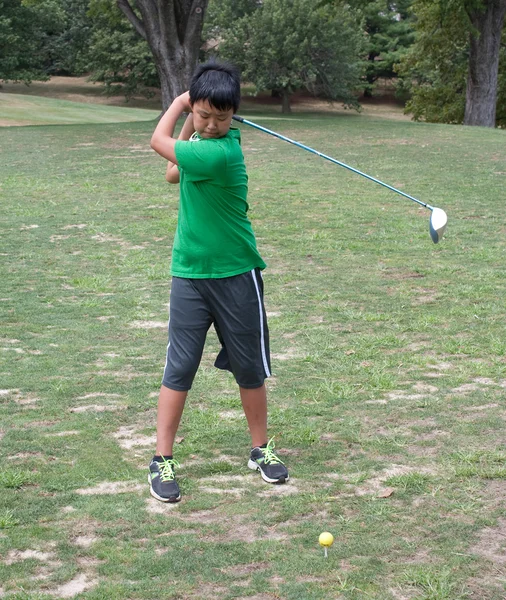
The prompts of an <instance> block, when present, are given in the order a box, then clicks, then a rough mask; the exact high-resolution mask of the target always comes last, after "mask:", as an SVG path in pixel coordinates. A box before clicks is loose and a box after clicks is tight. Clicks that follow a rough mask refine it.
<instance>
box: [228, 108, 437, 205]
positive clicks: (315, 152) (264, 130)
mask: <svg viewBox="0 0 506 600" xmlns="http://www.w3.org/2000/svg"><path fill="white" fill-rule="evenodd" d="M232 118H233V119H234V120H235V121H239V123H246V125H250V126H251V127H254V128H255V129H259V130H260V131H263V132H264V133H269V134H270V135H273V136H274V137H277V138H279V139H280V140H283V141H285V142H288V143H290V144H294V145H295V146H298V147H299V148H302V149H303V150H308V152H312V153H313V154H316V155H317V156H321V158H325V159H326V160H329V161H330V162H332V163H334V164H336V165H339V166H340V167H344V168H345V169H348V170H349V171H353V173H356V174H357V175H362V177H365V178H366V179H369V180H371V181H374V183H379V185H382V186H383V187H386V188H387V189H389V190H392V192H397V194H400V195H401V196H404V197H405V198H408V199H409V200H412V201H413V202H416V203H417V204H420V205H421V206H425V208H428V209H430V210H433V207H432V206H430V205H429V204H426V203H425V202H422V201H421V200H418V199H417V198H414V197H413V196H410V195H409V194H406V193H405V192H401V190H398V189H397V188H394V187H393V186H391V185H388V183H384V182H383V181H380V180H379V179H376V178H375V177H371V176H370V175H367V173H363V172H362V171H359V170H358V169H355V168H353V167H350V165H347V164H346V163H343V162H341V161H339V160H336V159H335V158H332V157H331V156H327V155H326V154H322V153H321V152H318V150H314V148H310V147H309V146H306V145H304V144H301V143H300V142H296V141H295V140H291V139H290V138H288V137H286V136H284V135H281V134H280V133H276V132H275V131H271V130H270V129H267V128H266V127H262V126H261V125H257V124H256V123H253V122H252V121H248V119H245V118H243V117H240V116H239V115H234V116H233V117H232Z"/></svg>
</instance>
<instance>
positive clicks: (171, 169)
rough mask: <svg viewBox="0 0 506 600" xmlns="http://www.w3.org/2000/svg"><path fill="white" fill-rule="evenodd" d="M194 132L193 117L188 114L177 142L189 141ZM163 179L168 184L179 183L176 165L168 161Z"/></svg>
mask: <svg viewBox="0 0 506 600" xmlns="http://www.w3.org/2000/svg"><path fill="white" fill-rule="evenodd" d="M194 131H195V128H194V127H193V115H192V113H190V114H189V115H188V116H187V117H186V121H185V122H184V125H183V128H182V129H181V132H180V133H179V136H178V138H177V139H178V140H189V139H190V138H191V136H192V134H193V132H194ZM165 179H166V180H167V181H168V182H169V183H179V169H178V168H177V164H174V163H173V162H171V161H170V160H169V162H168V164H167V172H166V174H165Z"/></svg>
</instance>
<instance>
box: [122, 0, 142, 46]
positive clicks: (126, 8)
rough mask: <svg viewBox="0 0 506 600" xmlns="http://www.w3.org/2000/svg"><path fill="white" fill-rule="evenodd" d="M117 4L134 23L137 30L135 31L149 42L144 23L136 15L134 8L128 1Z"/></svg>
mask: <svg viewBox="0 0 506 600" xmlns="http://www.w3.org/2000/svg"><path fill="white" fill-rule="evenodd" d="M116 4H117V5H118V8H119V9H120V10H121V12H122V13H123V14H124V15H125V16H126V18H127V19H128V20H129V21H130V23H132V25H133V26H134V28H135V31H137V33H138V34H139V35H140V36H141V37H142V38H144V39H145V40H147V36H146V30H145V29H144V23H143V22H142V20H141V19H139V17H138V16H137V15H136V14H135V12H134V10H133V8H132V7H131V6H130V4H129V2H128V0H116Z"/></svg>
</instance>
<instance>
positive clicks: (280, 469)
mask: <svg viewBox="0 0 506 600" xmlns="http://www.w3.org/2000/svg"><path fill="white" fill-rule="evenodd" d="M248 467H249V468H250V469H253V470H254V471H260V475H261V476H262V479H263V480H264V481H267V483H285V481H288V480H289V479H290V477H289V475H288V469H287V468H286V467H285V465H284V464H283V461H282V460H281V459H280V458H279V457H278V456H276V454H274V440H273V439H270V440H269V443H268V444H267V447H266V448H259V447H256V448H253V449H252V450H251V455H250V458H249V461H248Z"/></svg>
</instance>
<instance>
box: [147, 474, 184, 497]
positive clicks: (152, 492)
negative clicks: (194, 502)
mask: <svg viewBox="0 0 506 600" xmlns="http://www.w3.org/2000/svg"><path fill="white" fill-rule="evenodd" d="M148 483H149V493H150V494H151V495H152V496H153V498H156V499H157V500H160V502H168V503H171V504H172V503H174V502H179V501H180V500H181V494H179V496H178V497H177V498H174V497H170V498H162V496H159V495H158V494H157V493H156V492H155V490H154V489H153V487H152V486H151V476H150V475H148Z"/></svg>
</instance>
